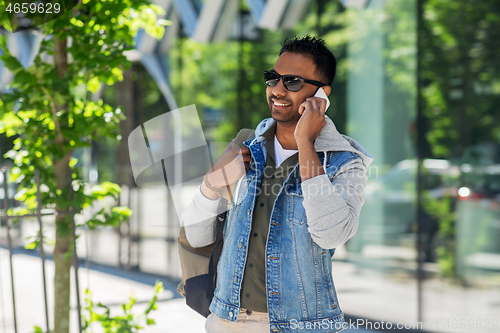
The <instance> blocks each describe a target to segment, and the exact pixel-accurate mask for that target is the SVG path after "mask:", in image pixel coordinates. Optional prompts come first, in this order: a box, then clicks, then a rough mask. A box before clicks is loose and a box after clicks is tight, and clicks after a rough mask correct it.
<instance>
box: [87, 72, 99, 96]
mask: <svg viewBox="0 0 500 333" xmlns="http://www.w3.org/2000/svg"><path fill="white" fill-rule="evenodd" d="M99 89H101V83H100V82H99V78H98V77H97V76H94V77H93V78H91V79H90V80H89V82H87V90H88V91H90V92H91V93H94V94H95V93H96V92H98V91H99Z"/></svg>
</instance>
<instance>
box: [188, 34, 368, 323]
mask: <svg viewBox="0 0 500 333" xmlns="http://www.w3.org/2000/svg"><path fill="white" fill-rule="evenodd" d="M335 69H336V60H335V57H334V56H333V54H332V53H331V52H330V51H329V50H328V49H327V48H326V46H325V43H324V41H323V40H321V39H317V38H315V37H310V36H306V37H304V38H302V39H297V38H295V39H293V40H291V41H285V42H284V44H283V46H282V49H281V52H280V56H279V58H278V60H277V61H276V64H275V66H274V67H273V69H272V70H271V71H268V72H265V82H266V85H267V86H268V87H267V90H266V94H267V99H268V103H269V109H270V111H271V116H272V118H269V119H265V120H263V121H262V122H261V123H260V124H259V126H258V127H257V128H256V131H255V138H254V139H251V140H248V141H246V142H245V143H244V147H243V148H234V149H229V148H228V149H226V152H224V154H223V155H222V156H221V158H220V159H219V160H218V161H217V163H216V164H215V166H214V168H213V169H212V170H211V171H210V172H208V173H207V174H206V175H205V178H204V182H203V183H202V185H201V186H200V191H199V192H198V193H197V194H196V196H195V198H194V200H193V203H192V204H191V206H190V208H189V209H188V212H187V213H186V217H185V222H189V221H190V220H191V221H203V222H200V223H196V224H195V223H192V224H191V225H190V226H189V227H186V236H187V239H188V241H189V242H190V244H191V245H192V246H193V247H202V246H206V245H209V244H211V243H213V242H214V236H213V230H214V225H215V219H214V218H212V217H213V216H214V215H216V212H217V207H218V203H219V196H220V193H221V191H222V190H223V189H224V188H225V187H226V186H227V185H229V184H234V183H235V182H236V187H235V189H234V194H233V197H232V203H231V208H230V209H229V211H228V215H227V219H226V224H225V227H224V247H223V250H222V254H221V257H220V260H219V264H218V268H217V284H216V289H215V292H214V297H213V300H212V303H211V305H210V311H211V314H210V315H209V317H208V318H207V322H206V325H205V328H206V330H207V332H297V331H307V332H337V331H340V330H342V326H343V323H344V316H343V313H342V311H341V309H340V307H339V305H338V301H337V296H336V292H335V287H334V284H333V280H332V261H331V257H332V255H333V253H334V251H335V248H336V247H338V246H340V245H342V244H344V243H345V242H346V241H347V240H348V239H349V238H351V237H352V236H353V235H354V233H355V232H356V230H357V227H358V216H359V212H360V209H361V206H362V204H363V202H364V189H365V184H366V180H367V167H368V166H369V165H370V163H371V162H372V160H373V159H372V157H371V156H370V154H369V153H368V152H367V151H366V150H365V149H364V148H363V147H361V146H360V145H359V144H358V143H357V142H356V141H354V140H353V139H351V138H349V137H347V136H344V135H341V134H339V132H338V131H337V130H336V128H335V125H334V124H333V122H332V121H331V120H330V119H329V118H328V117H326V116H325V109H326V104H327V103H326V100H325V99H323V98H320V97H314V95H315V93H316V92H317V91H318V89H320V88H322V89H323V90H324V91H325V93H326V95H329V94H330V92H331V87H330V86H331V84H332V82H333V79H334V76H335ZM238 162H239V164H238ZM222 170H224V173H223V172H222ZM185 224H188V223H185Z"/></svg>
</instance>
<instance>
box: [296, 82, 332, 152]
mask: <svg viewBox="0 0 500 333" xmlns="http://www.w3.org/2000/svg"><path fill="white" fill-rule="evenodd" d="M321 98H322V99H324V100H325V102H323V101H321V100H320V99H321ZM320 101H321V102H320ZM329 106H330V101H329V100H328V96H327V95H326V93H325V91H324V90H323V88H321V87H320V88H318V90H317V91H316V94H315V95H314V96H311V97H309V98H307V99H306V101H305V102H304V103H302V104H301V105H300V106H299V114H300V115H301V117H300V119H299V121H298V122H297V126H295V132H294V136H295V140H296V141H299V140H306V141H308V142H314V140H316V138H317V137H318V134H319V132H320V131H321V129H322V128H323V127H324V126H325V124H326V122H325V112H326V109H328V107H329Z"/></svg>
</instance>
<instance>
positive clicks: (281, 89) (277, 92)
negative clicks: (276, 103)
mask: <svg viewBox="0 0 500 333" xmlns="http://www.w3.org/2000/svg"><path fill="white" fill-rule="evenodd" d="M273 94H274V96H285V95H286V94H287V90H286V89H285V86H284V85H283V80H279V82H278V84H277V85H276V86H275V87H274V88H273Z"/></svg>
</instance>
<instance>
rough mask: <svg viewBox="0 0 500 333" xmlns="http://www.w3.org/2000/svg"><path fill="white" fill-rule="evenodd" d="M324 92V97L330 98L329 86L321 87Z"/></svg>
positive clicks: (330, 88)
mask: <svg viewBox="0 0 500 333" xmlns="http://www.w3.org/2000/svg"><path fill="white" fill-rule="evenodd" d="M321 88H323V90H324V91H325V94H326V96H330V93H331V92H332V87H330V86H323V87H321Z"/></svg>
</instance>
